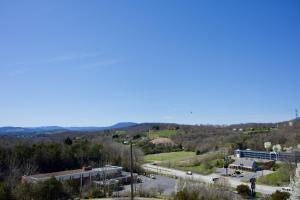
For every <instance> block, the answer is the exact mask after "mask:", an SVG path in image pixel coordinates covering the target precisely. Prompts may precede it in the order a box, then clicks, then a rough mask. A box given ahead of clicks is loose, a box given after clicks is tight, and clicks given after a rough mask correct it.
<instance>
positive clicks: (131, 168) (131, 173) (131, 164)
mask: <svg viewBox="0 0 300 200" xmlns="http://www.w3.org/2000/svg"><path fill="white" fill-rule="evenodd" d="M130 176H131V200H133V198H134V197H133V181H134V180H133V158H132V141H131V140H130Z"/></svg>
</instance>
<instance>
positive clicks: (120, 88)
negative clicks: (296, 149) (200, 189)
mask: <svg viewBox="0 0 300 200" xmlns="http://www.w3.org/2000/svg"><path fill="white" fill-rule="evenodd" d="M299 11H300V2H299V1H297V0H294V1H292V0H287V1H275V0H272V1H271V0H269V1H267V0H264V1H261V0H253V1H240V0H229V1H223V0H220V1H214V0H213V1H208V0H207V1H199V0H195V1H175V0H164V1H158V0H151V1H138V0H136V1H123V0H120V1H115V0H107V1H96V0H95V1H92V0H90V1H73V0H72V1H71V0H70V1H60V0H57V1H31V0H28V1H11V0H7V1H0V30H1V31H0V91H1V98H0V111H1V112H0V126H7V125H10V126H40V125H62V126H103V125H109V124H113V123H116V122H120V121H134V122H176V123H184V124H195V123H197V124H199V123H204V124H206V123H212V124H230V123H240V122H276V121H281V120H287V119H291V118H292V117H294V109H295V108H297V107H298V108H300V104H299V102H300V101H299V99H300V98H299V97H300V92H299V85H300V80H299V75H300V66H299V64H300V37H299V36H300V12H299ZM191 112H192V113H191Z"/></svg>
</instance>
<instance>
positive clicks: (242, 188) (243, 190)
mask: <svg viewBox="0 0 300 200" xmlns="http://www.w3.org/2000/svg"><path fill="white" fill-rule="evenodd" d="M236 191H237V192H238V193H239V194H240V195H244V196H250V195H251V190H250V188H249V186H248V185H244V184H241V185H238V186H237V188H236Z"/></svg>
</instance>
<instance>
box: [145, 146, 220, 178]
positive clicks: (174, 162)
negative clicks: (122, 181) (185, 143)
mask: <svg viewBox="0 0 300 200" xmlns="http://www.w3.org/2000/svg"><path fill="white" fill-rule="evenodd" d="M144 160H145V162H154V161H160V162H161V163H159V165H161V166H164V167H169V168H174V169H179V170H183V171H192V172H195V173H199V174H204V175H207V174H211V173H213V172H215V170H216V167H222V166H223V158H222V155H221V154H219V153H207V154H203V155H196V154H195V153H194V152H186V151H179V152H171V153H160V154H150V155H147V156H145V157H144Z"/></svg>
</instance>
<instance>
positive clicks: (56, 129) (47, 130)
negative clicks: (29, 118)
mask: <svg viewBox="0 0 300 200" xmlns="http://www.w3.org/2000/svg"><path fill="white" fill-rule="evenodd" d="M136 125H138V124H137V123H134V122H121V123H117V124H115V125H112V126H107V127H61V126H41V127H11V126H6V127H0V135H27V134H51V133H60V132H66V131H78V132H79V131H85V132H92V131H103V130H110V129H123V128H129V127H132V126H136Z"/></svg>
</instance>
